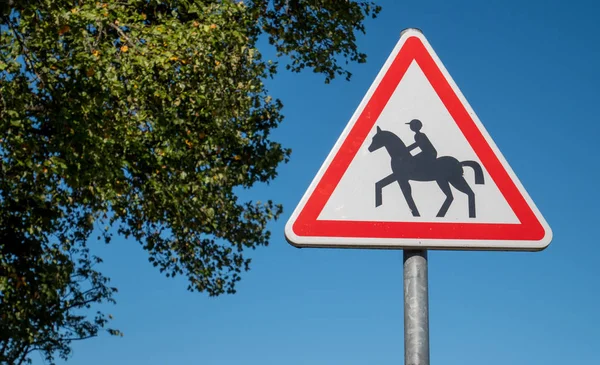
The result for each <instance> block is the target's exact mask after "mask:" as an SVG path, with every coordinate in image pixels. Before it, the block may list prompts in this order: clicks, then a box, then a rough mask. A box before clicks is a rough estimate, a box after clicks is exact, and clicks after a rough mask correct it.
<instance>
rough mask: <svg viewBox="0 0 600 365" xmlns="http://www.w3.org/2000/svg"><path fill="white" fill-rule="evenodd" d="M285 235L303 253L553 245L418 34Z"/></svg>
mask: <svg viewBox="0 0 600 365" xmlns="http://www.w3.org/2000/svg"><path fill="white" fill-rule="evenodd" d="M285 234H286V238H287V240H288V241H289V242H290V243H291V244H293V245H295V246H299V247H365V248H368V247H373V248H375V247H380V248H421V249H423V248H426V249H444V248H446V249H473V250H474V249H487V250H526V251H532V250H541V249H543V248H545V247H546V246H548V244H549V243H550V241H551V238H552V232H551V230H550V227H549V226H548V224H547V223H546V221H545V220H544V218H543V217H542V215H541V214H540V212H539V211H538V210H537V208H536V207H535V205H534V203H533V201H532V200H531V198H530V197H529V195H528V194H527V192H526V191H525V189H524V188H523V186H522V185H521V184H520V182H519V181H518V179H517V177H516V176H515V174H514V173H513V171H512V170H511V168H510V166H509V165H508V163H507V162H506V160H505V159H504V157H503V156H502V155H501V153H500V151H499V150H498V148H497V147H496V145H495V144H494V143H493V141H492V139H491V137H490V136H489V135H488V133H487V132H486V131H485V129H484V127H483V125H482V124H481V122H480V121H479V119H478V118H477V116H476V115H475V113H474V112H473V111H472V109H471V107H470V106H469V105H468V103H467V101H466V100H465V98H464V97H463V95H462V94H461V93H460V90H459V89H458V87H457V86H456V84H455V83H454V82H453V80H452V79H451V77H450V75H449V74H448V72H447V71H446V69H445V68H444V66H443V65H442V63H441V62H440V60H439V59H438V57H437V55H436V54H435V53H434V51H433V49H432V48H431V46H430V45H429V43H428V42H427V40H426V39H425V37H424V36H423V34H422V33H421V32H419V31H417V30H407V31H405V32H403V34H402V36H401V38H400V41H399V42H398V44H397V45H396V47H395V48H394V50H393V52H392V54H391V55H390V57H389V58H388V60H387V61H386V63H385V65H384V66H383V68H382V69H381V71H380V73H379V75H378V76H377V78H376V79H375V81H374V83H373V85H372V86H371V88H370V89H369V91H368V93H367V95H366V96H365V97H364V99H363V101H362V102H361V104H360V105H359V107H358V109H357V110H356V112H355V113H354V115H353V117H352V119H351V120H350V122H349V123H348V125H347V126H346V128H345V129H344V131H343V133H342V135H341V136H340V138H339V139H338V141H337V143H336V145H335V146H334V148H333V149H332V151H331V152H330V154H329V156H328V157H327V159H326V161H325V163H324V164H323V166H322V167H321V169H320V170H319V172H318V174H317V176H316V177H315V179H314V180H313V182H312V184H311V185H310V187H309V189H308V190H307V192H306V193H305V195H304V197H303V198H302V200H301V202H300V204H299V205H298V207H297V208H296V210H295V211H294V212H293V214H292V216H291V217H290V219H289V221H288V223H287V225H286V228H285Z"/></svg>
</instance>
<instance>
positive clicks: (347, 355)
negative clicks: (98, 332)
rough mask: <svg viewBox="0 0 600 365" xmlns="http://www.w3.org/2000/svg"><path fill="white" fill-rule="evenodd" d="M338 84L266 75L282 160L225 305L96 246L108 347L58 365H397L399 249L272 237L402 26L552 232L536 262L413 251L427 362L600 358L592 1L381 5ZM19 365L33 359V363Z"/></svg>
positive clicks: (91, 345)
mask: <svg viewBox="0 0 600 365" xmlns="http://www.w3.org/2000/svg"><path fill="white" fill-rule="evenodd" d="M379 3H380V4H381V5H382V6H383V11H382V13H381V15H380V17H379V18H378V19H376V20H371V21H369V22H368V28H367V35H366V36H361V37H360V39H359V46H360V47H361V49H362V51H364V52H366V53H367V54H368V63H367V64H363V65H353V66H352V67H351V68H352V71H353V73H354V77H353V79H352V81H351V82H346V81H343V80H337V81H335V82H333V83H332V84H330V85H325V84H324V83H323V82H322V80H323V78H322V77H320V76H317V75H314V74H312V73H311V72H305V73H302V74H289V73H285V72H281V73H280V74H279V75H278V78H277V79H276V80H273V81H270V82H269V85H270V90H271V91H272V94H273V95H274V96H276V97H278V98H280V99H282V101H283V102H284V104H285V108H284V112H285V115H286V120H285V122H284V123H283V125H282V126H281V127H280V128H279V129H278V130H277V131H276V132H275V137H276V139H277V140H279V141H280V142H282V143H283V144H284V145H285V146H288V147H291V148H292V149H293V155H292V159H291V161H290V162H289V163H288V164H287V165H283V166H282V167H281V169H280V176H279V177H278V178H277V180H276V181H275V182H274V183H272V184H271V185H270V186H268V187H265V186H263V187H258V188H257V189H255V190H253V192H252V194H251V195H250V196H251V197H252V198H254V199H263V200H264V199H265V198H267V197H268V198H272V199H274V200H275V201H278V202H281V203H282V204H284V208H285V214H284V216H283V217H282V219H280V220H279V221H277V222H274V223H273V224H271V226H270V229H271V230H272V232H273V240H272V243H271V245H270V246H269V247H267V248H260V249H258V250H256V251H255V252H252V254H251V255H252V257H253V265H252V270H251V271H250V272H248V273H246V274H245V275H244V277H243V280H242V282H241V283H239V285H238V293H237V294H236V295H233V296H222V297H218V298H209V297H207V296H206V295H204V294H199V293H190V292H187V291H186V290H185V287H186V282H185V280H184V279H183V278H176V279H168V278H166V277H164V276H163V275H161V274H160V273H159V272H158V271H157V270H155V269H154V268H153V267H152V266H151V265H150V264H149V263H148V262H147V256H146V254H145V252H144V251H143V250H142V249H141V247H139V245H137V244H136V243H135V242H133V241H125V240H122V239H118V240H115V241H114V242H113V243H111V244H110V245H109V246H99V247H97V252H98V253H99V254H100V255H101V256H102V257H103V258H104V259H105V263H104V264H103V266H102V267H103V270H104V272H105V273H106V274H108V275H109V276H110V277H111V278H112V283H113V284H114V285H115V286H117V287H118V288H119V293H118V295H117V301H118V304H117V305H116V306H111V307H108V308H107V310H108V311H109V312H110V313H112V314H113V316H114V317H115V320H114V322H113V326H114V327H116V328H119V329H121V330H122V331H123V332H124V333H125V336H124V337H123V338H115V337H110V336H108V335H103V336H100V337H98V338H96V339H92V340H86V341H83V342H80V343H77V344H75V346H74V354H73V356H72V357H71V360H70V361H69V362H68V363H72V364H83V363H85V364H88V365H96V364H144V365H154V364H208V365H212V364H215V365H216V364H218V365H241V364H248V365H252V364H261V365H266V364H273V365H275V364H277V365H279V364H286V365H300V364H307V365H308V364H310V365H319V364H323V365H325V364H327V365H330V364H345V365H354V364H361V365H362V364H382V365H384V364H401V363H403V307H402V251H371V250H323V249H297V248H294V247H292V246H290V245H289V244H288V243H287V242H286V241H285V239H284V235H283V228H284V224H285V222H286V220H287V218H288V217H289V214H290V213H291V212H292V211H293V209H294V208H295V205H296V204H297V203H298V201H299V200H300V198H301V196H302V194H303V193H304V191H305V189H306V188H307V186H308V185H309V184H310V182H311V180H312V178H313V176H314V175H315V173H316V172H317V170H318V169H319V167H320V165H321V163H322V162H323V160H324V158H325V157H326V156H327V154H328V152H329V150H330V149H331V147H332V146H333V144H334V143H335V141H336V140H337V138H338V136H339V134H340V133H341V131H342V130H343V128H344V126H345V125H346V123H347V121H348V120H349V118H350V117H351V115H352V114H353V112H354V110H355V108H356V107H357V106H358V104H359V103H360V101H361V99H362V97H363V95H364V94H365V93H366V91H367V89H368V88H369V86H370V84H371V82H372V80H373V79H374V77H375V76H376V75H377V73H378V71H379V69H380V67H381V66H382V64H383V62H384V61H385V60H386V58H387V57H388V55H389V53H390V51H391V50H392V48H393V47H394V45H395V44H396V42H397V40H398V37H399V33H400V31H401V30H402V29H404V28H407V27H418V28H421V29H422V30H423V32H424V33H425V36H426V37H427V38H428V40H429V42H430V43H431V45H432V46H433V47H434V49H435V50H436V52H437V54H438V56H439V57H440V58H441V60H442V62H444V64H445V66H446V68H447V69H448V71H449V72H450V74H451V75H452V77H453V78H454V80H455V81H456V83H457V84H458V86H459V87H460V89H461V90H462V92H463V94H464V95H465V97H466V98H467V100H468V101H469V103H470V104H471V106H472V107H473V109H474V110H475V112H476V113H477V114H478V116H479V118H480V119H481V121H482V122H483V124H484V125H485V126H486V128H487V130H488V132H489V133H490V134H491V136H492V138H493V139H494V141H495V142H496V144H497V145H498V147H499V148H500V150H501V151H502V153H503V154H504V156H505V157H506V159H507V160H508V162H509V163H510V165H511V166H512V168H513V170H514V171H515V173H516V174H517V175H518V176H519V178H520V180H521V182H522V183H523V185H524V186H525V188H526V189H527V191H528V192H529V194H530V195H531V197H532V198H533V200H534V201H535V202H536V204H537V206H538V207H539V209H540V210H541V211H542V213H543V214H544V216H545V218H546V219H547V221H548V222H549V224H550V225H551V227H552V229H553V232H554V240H553V242H552V243H551V244H550V246H549V247H548V248H547V249H546V250H544V251H542V252H535V253H518V252H515V253H508V252H466V251H462V252H448V251H432V252H430V254H429V259H430V267H429V280H430V281H429V283H430V288H429V290H430V292H429V294H430V345H431V363H432V364H437V363H444V364H447V365H453V364H457V365H458V364H460V365H470V364H473V365H475V364H476V365H480V364H487V365H495V364H502V365H505V364H511V365H517V364H523V365H530V364H544V365H553V364H560V365H563V364H595V363H600V354H599V352H598V344H599V343H600V332H599V331H600V330H599V329H598V327H599V325H600V312H599V311H598V310H597V308H598V307H599V303H598V302H599V300H600V297H599V291H598V290H599V288H600V286H599V284H598V278H600V266H599V265H598V264H597V257H598V256H599V254H600V248H599V246H598V238H597V237H598V234H597V231H596V228H597V227H598V224H597V219H598V217H599V215H598V213H597V212H598V210H597V204H599V203H600V193H599V190H598V187H597V186H598V183H597V181H598V179H599V178H600V168H599V166H600V164H599V163H598V161H597V158H598V156H600V143H598V142H597V141H596V138H598V136H599V132H600V126H599V122H600V120H599V117H598V112H597V105H598V100H599V99H600V89H599V88H598V85H599V84H600V70H599V69H598V68H597V65H598V64H600V62H599V58H600V42H599V41H598V37H599V36H600V23H599V22H598V21H597V14H598V10H600V9H599V8H598V7H599V5H598V4H597V3H596V2H594V1H591V0H590V1H582V0H575V1H536V0H530V1H452V2H448V1H418V2H407V1H392V0H390V1H380V2H379ZM33 359H34V363H35V364H42V363H43V362H42V361H41V359H40V357H39V356H38V355H34V357H33Z"/></svg>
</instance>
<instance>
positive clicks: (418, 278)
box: [404, 250, 429, 365]
mask: <svg viewBox="0 0 600 365" xmlns="http://www.w3.org/2000/svg"><path fill="white" fill-rule="evenodd" d="M428 286H429V284H428V280H427V250H405V251H404V365H429V295H428Z"/></svg>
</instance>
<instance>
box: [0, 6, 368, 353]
mask: <svg viewBox="0 0 600 365" xmlns="http://www.w3.org/2000/svg"><path fill="white" fill-rule="evenodd" d="M379 10H380V9H379V7H378V6H375V5H373V4H371V3H370V2H368V1H346V0H344V1H342V0H340V1H328V0H247V1H229V0H219V1H217V0H213V1H210V0H180V1H175V0H173V1H157V0H130V1H118V0H112V1H104V2H99V1H73V0H68V1H67V0H22V1H8V2H7V1H3V2H2V3H1V4H0V170H1V174H0V313H2V321H1V322H0V349H1V352H0V357H2V358H3V359H4V360H7V362H8V363H21V362H24V361H27V359H28V354H29V353H30V352H31V351H34V350H40V351H42V353H43V354H44V356H46V358H47V359H48V360H49V361H50V362H51V361H52V360H53V358H54V356H55V354H56V353H58V354H59V355H60V356H61V357H64V358H66V357H67V356H68V355H69V352H70V343H71V341H73V340H77V339H83V338H88V337H92V336H95V335H97V333H98V331H99V330H100V329H101V328H103V327H104V326H105V325H106V323H107V322H108V319H109V318H107V317H106V316H105V315H104V314H103V313H101V312H97V314H96V315H95V316H90V315H89V314H88V313H89V311H86V310H85V309H87V308H91V307H92V306H95V305H97V304H100V303H103V302H106V301H108V302H112V301H113V297H112V295H113V293H114V292H115V291H116V288H112V287H110V286H109V281H108V278H106V277H104V276H103V275H102V274H101V273H100V272H99V271H97V267H96V266H95V265H96V264H97V263H99V262H100V261H101V259H100V258H97V257H95V256H94V255H92V254H91V253H90V249H89V247H88V246H89V243H90V242H91V241H93V240H94V239H96V238H97V239H98V240H103V241H105V242H109V241H110V239H111V235H112V233H113V232H117V233H118V234H121V235H123V236H125V237H131V238H133V239H135V240H136V241H137V242H139V243H140V244H141V245H142V246H143V247H144V249H145V250H146V251H147V252H148V259H149V261H150V262H151V263H152V264H153V265H154V266H156V267H158V268H159V269H160V271H161V272H165V274H166V275H167V276H175V275H178V274H179V275H185V276H186V277H187V279H188V281H189V289H190V290H197V291H201V292H206V293H208V294H209V295H212V296H216V295H220V294H224V293H234V292H235V283H236V282H237V281H239V280H240V274H241V272H242V271H243V270H248V267H249V266H248V265H249V263H250V260H249V259H248V258H247V257H246V256H244V249H253V248H256V247H258V246H264V245H267V244H268V242H269V239H270V232H269V231H268V230H267V224H268V222H269V221H271V220H273V219H276V218H277V217H278V216H279V215H280V214H281V212H282V208H281V206H280V205H277V204H275V203H273V202H271V201H267V202H252V201H241V200H240V199H239V198H238V196H237V195H236V193H235V190H234V189H235V188H239V187H241V188H250V187H252V186H253V185H254V184H256V183H259V182H263V183H268V182H270V181H272V180H273V179H274V178H275V177H276V175H277V172H276V168H277V167H278V166H279V164H280V163H282V162H286V161H287V160H288V159H289V156H290V150H289V149H286V148H284V147H283V146H281V145H280V144H279V143H277V142H276V141H273V140H272V139H271V138H270V132H271V130H272V129H273V128H275V127H277V126H278V125H279V123H280V122H281V121H282V118H283V117H282V114H281V108H282V103H281V102H280V101H279V100H278V99H276V98H272V97H271V96H270V95H269V94H268V92H267V90H266V89H265V85H264V83H263V82H264V80H265V79H267V78H270V77H273V76H274V75H275V74H276V72H277V69H278V63H277V62H276V61H272V60H265V59H263V57H262V55H261V52H260V50H259V49H258V48H257V44H258V42H259V40H261V39H266V40H268V42H269V43H270V44H271V45H272V46H273V47H274V49H275V52H276V55H277V57H281V56H284V57H285V59H286V60H287V61H289V62H287V63H286V66H285V67H286V68H287V69H289V70H291V71H293V72H299V71H302V70H303V69H305V68H309V69H312V70H313V71H314V72H317V73H321V74H323V75H324V76H325V82H330V81H331V80H332V79H334V78H335V77H337V76H344V77H346V78H349V77H350V76H351V75H350V73H349V72H348V71H347V70H346V69H345V67H344V64H345V63H348V62H349V61H351V62H352V61H354V62H365V59H366V56H365V55H364V54H363V53H360V52H359V51H358V49H357V47H356V44H355V40H356V38H355V37H356V33H358V32H364V24H363V23H364V19H365V17H368V16H373V17H375V16H376V14H377V13H378V12H379ZM94 232H100V235H99V236H98V237H96V235H95V234H94V236H92V233H94ZM109 332H111V333H112V334H119V331H117V330H109Z"/></svg>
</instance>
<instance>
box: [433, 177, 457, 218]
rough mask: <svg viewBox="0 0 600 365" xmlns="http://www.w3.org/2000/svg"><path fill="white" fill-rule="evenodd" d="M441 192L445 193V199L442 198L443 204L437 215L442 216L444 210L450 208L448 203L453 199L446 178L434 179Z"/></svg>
mask: <svg viewBox="0 0 600 365" xmlns="http://www.w3.org/2000/svg"><path fill="white" fill-rule="evenodd" d="M436 181H437V183H438V185H439V187H440V189H442V192H444V194H445V195H446V200H444V204H442V207H441V208H440V211H439V212H438V214H437V217H444V216H445V215H446V212H448V208H450V204H452V201H453V200H454V196H453V195H452V190H451V189H450V185H448V181H447V180H436Z"/></svg>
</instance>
